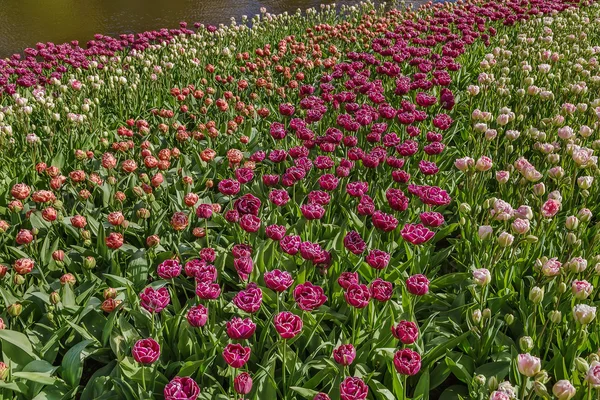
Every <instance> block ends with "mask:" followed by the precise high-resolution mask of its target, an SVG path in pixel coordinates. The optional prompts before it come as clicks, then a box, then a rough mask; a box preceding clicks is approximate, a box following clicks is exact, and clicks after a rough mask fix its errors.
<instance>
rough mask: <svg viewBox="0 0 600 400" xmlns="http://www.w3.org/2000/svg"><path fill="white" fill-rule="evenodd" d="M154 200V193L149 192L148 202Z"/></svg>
mask: <svg viewBox="0 0 600 400" xmlns="http://www.w3.org/2000/svg"><path fill="white" fill-rule="evenodd" d="M154 200H155V197H154V193H150V194H149V195H148V201H149V202H153V201H154Z"/></svg>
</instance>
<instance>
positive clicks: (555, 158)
mask: <svg viewBox="0 0 600 400" xmlns="http://www.w3.org/2000/svg"><path fill="white" fill-rule="evenodd" d="M546 158H547V159H548V162H549V163H550V164H558V163H559V162H560V154H555V153H552V154H548V156H547V157H546Z"/></svg>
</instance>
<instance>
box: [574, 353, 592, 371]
mask: <svg viewBox="0 0 600 400" xmlns="http://www.w3.org/2000/svg"><path fill="white" fill-rule="evenodd" d="M575 368H576V369H577V371H579V372H580V373H582V374H586V373H587V372H588V370H589V369H590V365H589V364H588V362H587V361H586V360H585V359H584V358H582V357H577V358H575Z"/></svg>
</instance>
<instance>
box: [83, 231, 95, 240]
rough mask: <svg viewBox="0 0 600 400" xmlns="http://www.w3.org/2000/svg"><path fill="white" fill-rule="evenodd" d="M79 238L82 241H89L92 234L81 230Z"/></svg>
mask: <svg viewBox="0 0 600 400" xmlns="http://www.w3.org/2000/svg"><path fill="white" fill-rule="evenodd" d="M81 238H82V239H84V240H90V239H91V238H92V233H91V232H90V231H88V230H86V229H82V230H81Z"/></svg>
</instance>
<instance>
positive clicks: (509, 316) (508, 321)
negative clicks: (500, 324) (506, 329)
mask: <svg viewBox="0 0 600 400" xmlns="http://www.w3.org/2000/svg"><path fill="white" fill-rule="evenodd" d="M504 322H506V324H507V325H509V326H510V325H512V324H513V322H515V316H514V315H512V314H506V315H505V316H504Z"/></svg>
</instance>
